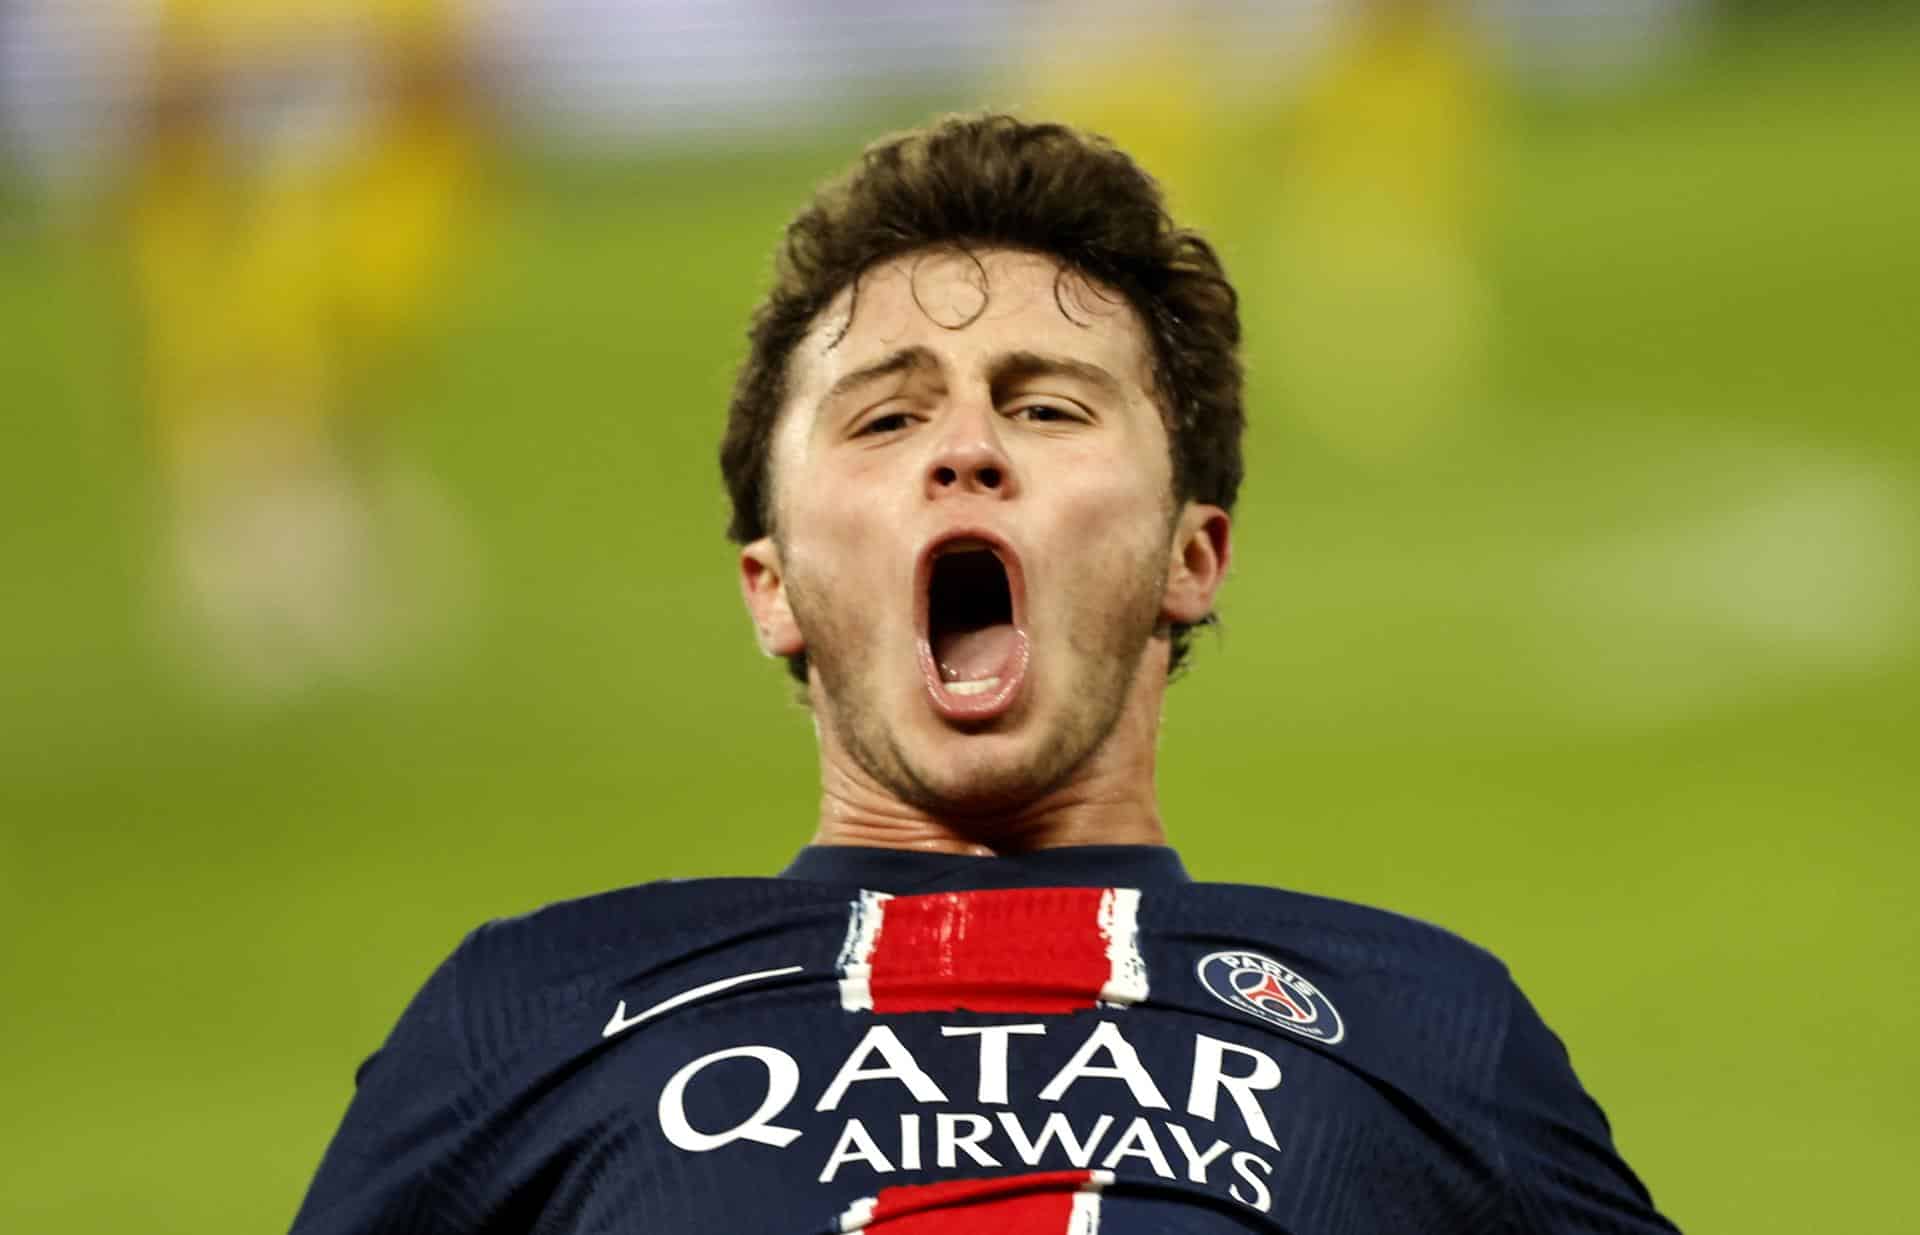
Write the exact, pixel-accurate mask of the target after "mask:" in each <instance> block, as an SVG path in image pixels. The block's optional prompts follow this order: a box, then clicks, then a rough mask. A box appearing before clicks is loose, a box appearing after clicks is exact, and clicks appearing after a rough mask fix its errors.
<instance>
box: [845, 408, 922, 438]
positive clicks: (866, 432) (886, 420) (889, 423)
mask: <svg viewBox="0 0 1920 1235" xmlns="http://www.w3.org/2000/svg"><path fill="white" fill-rule="evenodd" d="M912 423H913V417H912V416H911V415H909V414H907V413H906V412H887V413H885V414H883V415H880V416H875V417H874V418H873V419H872V420H869V421H867V422H866V423H865V424H863V425H861V426H860V427H859V428H858V429H855V430H854V431H853V433H854V436H855V437H869V436H871V437H880V436H884V435H885V434H888V433H898V432H899V431H900V430H902V429H904V428H906V427H907V426H908V425H910V424H912Z"/></svg>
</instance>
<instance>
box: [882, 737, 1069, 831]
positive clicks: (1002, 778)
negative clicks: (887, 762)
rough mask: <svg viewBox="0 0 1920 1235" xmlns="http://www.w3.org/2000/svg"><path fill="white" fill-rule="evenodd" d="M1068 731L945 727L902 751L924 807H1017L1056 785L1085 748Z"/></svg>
mask: <svg viewBox="0 0 1920 1235" xmlns="http://www.w3.org/2000/svg"><path fill="white" fill-rule="evenodd" d="M1071 736H1072V735H1069V734H1060V735H1058V736H1057V738H1056V739H1055V740H1051V741H1048V740H1042V739H1041V738H1040V736H1039V735H1038V733H1036V732H1034V731H1026V732H1020V733H962V732H955V731H953V730H948V731H947V732H946V733H944V734H942V735H940V736H939V737H936V738H935V739H934V740H933V741H930V742H928V743H926V744H925V745H923V746H921V747H920V748H919V749H917V750H907V751H902V752H900V754H901V756H902V760H901V762H902V763H903V764H904V765H905V770H906V772H907V776H908V778H909V779H910V780H911V781H912V782H913V785H912V787H913V789H914V790H915V793H914V796H915V797H916V798H918V799H920V800H919V802H918V803H917V804H918V805H920V806H921V807H923V808H924V809H927V810H930V811H933V812H934V813H937V814H943V815H955V816H962V817H978V816H983V815H1004V814H1009V813H1013V812H1017V811H1019V810H1021V809H1022V808H1024V807H1026V806H1028V805H1030V804H1031V803H1033V802H1035V801H1036V800H1038V799H1039V798H1042V797H1044V796H1045V795H1046V794H1047V793H1049V792H1050V791H1052V790H1053V789H1055V788H1056V787H1058V786H1059V784H1060V782H1061V781H1063V780H1065V779H1066V778H1067V776H1068V775H1069V774H1070V773H1071V772H1072V771H1073V769H1074V768H1075V767H1077V766H1078V765H1079V764H1080V762H1081V760H1082V759H1083V758H1084V756H1085V752H1084V751H1081V750H1079V749H1077V747H1078V745H1079V744H1078V743H1075V742H1073V741H1071V740H1070V738H1071Z"/></svg>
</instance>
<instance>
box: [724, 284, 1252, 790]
mask: <svg viewBox="0 0 1920 1235" xmlns="http://www.w3.org/2000/svg"><path fill="white" fill-rule="evenodd" d="M856 292H857V294H855V293H856ZM1069 314H1071V316H1069ZM1149 356H1150V351H1149V346H1148V342H1147V338H1146V335H1145V332H1144V331H1143V329H1142V327H1141V325H1140V322H1139V320H1138V318H1137V316H1136V315H1135V313H1134V312H1133V310H1132V309H1131V307H1130V306H1128V305H1127V304H1126V302H1125V301H1124V300H1123V299H1121V298H1120V297H1118V296H1117V295H1115V294H1113V293H1111V292H1110V291H1107V290H1105V289H1102V288H1099V287H1097V286H1094V285H1090V284H1089V283H1087V282H1086V281H1085V280H1083V279H1081V278H1080V277H1078V276H1077V275H1073V274H1068V275H1066V276H1065V277H1064V278H1063V277H1062V274H1061V268H1060V265H1059V264H1058V263H1057V262H1055V261H1054V260H1053V259H1051V258H1047V257H1043V256H1038V255H1035V254H1030V253H1023V252H1012V251H1005V250H991V251H987V252H985V253H982V254H980V255H979V260H978V261H975V260H974V258H972V257H968V256H966V255H963V254H958V253H953V252H949V251H944V250H940V251H928V252H922V253H917V254H910V255H908V256H906V257H903V258H899V259H897V260H895V261H892V262H888V263H885V264H883V265H881V266H878V267H876V268H874V269H873V270H871V271H869V272H868V273H867V274H866V275H865V276H863V277H862V278H861V280H860V281H859V283H858V286H857V289H854V290H852V291H849V292H847V293H843V294H842V295H841V297H840V298H839V299H838V300H837V301H836V302H835V303H834V304H833V305H831V306H830V307H829V308H828V309H827V310H826V311H825V312H823V313H822V314H821V316H820V319H819V320H818V321H817V322H815V323H814V326H813V328H812V330H811V331H810V332H809V333H808V335H807V337H806V338H805V339H804V340H803V341H802V343H801V344H800V346H799V348H798V349H797V351H796V353H795V356H794V358H793V361H792V367H791V371H790V374H789V383H788V385H789V391H790V393H789V398H788V401H787V404H786V406H785V408H784V409H783V411H782V418H781V421H780V423H779V425H778V427H777V429H776V432H775V435H774V444H773V460H772V462H773V466H772V476H773V484H772V488H773V493H774V519H773V523H774V528H775V534H774V536H773V537H772V538H771V539H770V540H763V541H759V542H755V543H754V544H752V545H749V546H747V547H746V548H745V549H744V550H743V553H742V570H743V581H744V583H745V586H746V591H747V596H748V602H749V605H750V607H751V608H752V609H753V610H754V614H755V619H756V622H757V623H758V624H759V627H760V631H761V640H762V644H763V646H765V647H766V648H767V649H768V650H769V651H772V652H776V653H780V654H791V653H793V652H797V651H802V650H804V651H805V652H806V653H807V656H808V660H809V663H810V666H811V670H812V681H811V683H810V689H811V691H812V696H813V701H814V706H815V709H816V714H817V718H818V723H819V725H820V726H821V731H822V739H823V744H828V745H831V746H835V747H837V748H838V749H839V750H842V751H844V752H845V753H846V754H847V755H848V756H850V758H851V760H852V761H853V763H854V764H855V765H857V767H858V769H859V771H860V772H863V773H864V774H865V775H866V776H867V777H870V778H871V779H872V780H873V781H874V782H877V784H878V786H879V787H880V788H882V789H884V790H885V791H886V792H888V793H890V794H891V795H892V796H893V797H895V798H898V799H899V800H901V801H904V802H907V803H909V804H911V805H913V806H915V807H918V808H920V809H923V810H928V811H932V812H936V813H944V814H960V815H967V814H984V813H991V812H1004V811H1008V810H1010V809H1017V808H1018V807H1020V806H1022V805H1024V804H1026V803H1028V802H1030V801H1032V800H1033V799H1035V798H1037V797H1039V796H1040V795H1042V794H1044V793H1046V792H1047V791H1048V790H1050V789H1053V788H1055V787H1056V786H1058V785H1060V784H1061V783H1062V782H1063V781H1065V780H1067V779H1068V778H1069V777H1070V776H1071V775H1072V773H1073V772H1074V771H1075V769H1077V768H1079V767H1081V766H1082V765H1083V764H1084V763H1085V762H1086V761H1087V759H1088V757H1089V755H1091V754H1093V753H1094V752H1095V751H1096V750H1098V749H1099V748H1100V747H1101V745H1102V743H1103V742H1104V741H1105V740H1106V739H1107V737H1108V735H1109V734H1110V733H1112V732H1113V731H1114V728H1115V725H1116V723H1117V722H1118V721H1119V720H1120V719H1121V717H1122V715H1123V713H1124V712H1125V711H1126V709H1127V708H1128V706H1129V701H1130V699H1134V698H1136V697H1138V695H1139V692H1138V691H1137V690H1136V686H1137V684H1138V682H1139V681H1140V677H1141V675H1142V674H1143V673H1144V674H1154V675H1159V676H1158V677H1156V678H1155V679H1153V680H1154V683H1155V685H1156V689H1155V690H1153V691H1151V692H1149V694H1150V697H1151V700H1152V701H1153V703H1154V705H1155V706H1157V700H1158V690H1157V684H1158V681H1159V680H1160V678H1163V677H1164V674H1165V671H1166V642H1165V640H1164V639H1162V640H1159V641H1155V640H1154V639H1153V638H1152V636H1153V635H1154V632H1155V629H1156V627H1158V626H1159V625H1161V623H1162V622H1163V621H1165V620H1176V621H1194V620H1197V619H1198V618H1199V617H1201V616H1204V614H1205V613H1206V612H1207V607H1208V606H1210V603H1211V597H1212V590H1213V585H1214V584H1215V583H1217V576H1218V568H1219V567H1223V566H1224V559H1225V536H1226V531H1225V527H1226V519H1225V515H1224V514H1222V513H1221V512H1219V511H1217V510H1216V509H1214V508H1211V507H1195V506H1191V505H1190V506H1188V507H1186V508H1185V509H1183V510H1180V511H1176V510H1175V509H1174V508H1173V502H1172V476H1171V464H1170V462H1169V452H1168V441H1167V434H1166V430H1165V427H1164V425H1163V423H1162V420H1161V415H1160V411H1159V408H1158V406H1157V405H1156V404H1155V402H1154V399H1153V396H1152V394H1151V387H1152V377H1151V369H1150V364H1149ZM1196 552H1199V553H1200V554H1201V555H1202V556H1203V557H1205V556H1206V555H1208V554H1211V555H1212V556H1211V557H1210V558H1208V560H1207V561H1204V562H1202V563H1201V565H1202V566H1203V567H1206V568H1208V570H1206V571H1203V573H1204V574H1206V575H1207V577H1206V578H1204V579H1202V580H1201V586H1200V588H1199V589H1198V591H1196V587H1195V583H1194V579H1193V573H1194V572H1193V570H1192V566H1193V564H1194V554H1195V553H1196ZM1200 591H1203V592H1204V596H1202V595H1199V592H1200Z"/></svg>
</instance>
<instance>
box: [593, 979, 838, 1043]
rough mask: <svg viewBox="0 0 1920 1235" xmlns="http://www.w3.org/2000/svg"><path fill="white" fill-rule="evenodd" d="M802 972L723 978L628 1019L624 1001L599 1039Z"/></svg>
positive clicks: (614, 1011) (685, 992)
mask: <svg viewBox="0 0 1920 1235" xmlns="http://www.w3.org/2000/svg"><path fill="white" fill-rule="evenodd" d="M801 968H802V966H799V965H788V966H787V967H786V968H785V969H762V970H761V971H760V972H758V973H741V974H735V975H734V976H733V977H731V978H721V979H720V980H719V981H717V982H708V983H706V984H705V985H702V986H696V987H694V988H693V989H692V990H690V991H681V992H680V993H679V994H678V995H675V996H674V997H673V998H671V999H663V1000H661V1001H660V1002H659V1003H656V1004H654V1005H653V1006H652V1007H651V1008H648V1009H647V1010H646V1011H645V1012H642V1013H640V1014H639V1015H638V1016H628V1015H627V1001H626V1000H624V999H622V1000H621V1001H620V1006H619V1007H617V1008H615V1009H614V1010H613V1019H612V1020H610V1021H608V1022H607V1027H606V1028H605V1029H602V1030H601V1031H600V1036H601V1037H603V1038H611V1037H612V1036H613V1035H614V1034H617V1033H624V1032H625V1031H626V1030H629V1029H632V1028H633V1027H634V1026H635V1025H640V1024H644V1023H646V1022H647V1021H650V1020H652V1019H653V1018H654V1017H656V1016H659V1015H660V1014H661V1013H663V1012H671V1011H673V1010H674V1009H675V1008H684V1007H685V1006H687V1005H688V1004H690V1003H693V1002H694V1001H695V1000H699V999H705V998H706V997H707V996H708V995H717V994H719V993H720V992H721V991H725V990H731V989H733V988H734V987H736V986H744V985H746V984H747V983H749V982H763V981H765V980H766V979H768V978H784V977H786V976H787V975H788V974H790V973H799V972H800V970H801Z"/></svg>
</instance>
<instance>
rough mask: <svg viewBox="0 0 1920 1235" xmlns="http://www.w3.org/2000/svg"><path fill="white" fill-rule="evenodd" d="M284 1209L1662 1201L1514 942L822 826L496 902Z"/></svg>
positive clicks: (697, 1217)
mask: <svg viewBox="0 0 1920 1235" xmlns="http://www.w3.org/2000/svg"><path fill="white" fill-rule="evenodd" d="M357 1080H358V1090H357V1092H356V1094H355V1096H354V1099H353V1102H352V1105H351V1106H350V1108H349V1109H348V1111H347V1116H346V1120H345V1122H344V1123H343V1125H342V1126H341V1128H340V1130H339V1132H338V1134H337V1135H336V1136H335V1138H334V1140H333V1143H332V1145H331V1146H330V1147H329V1149H328V1150H327V1154H326V1157H325V1160H324V1161H323V1162H322V1163H321V1166H320V1170H319V1173H318V1175H317V1176H316V1178H315V1179H314V1181H313V1185H312V1187H311V1189H310V1190H309V1192H308V1194H307V1197H306V1201H305V1204H304V1205H303V1206H302V1208H301V1210H300V1213H299V1216H298V1217H297V1218H296V1219H295V1222H294V1230H295V1231H296V1232H298V1235H347V1233H348V1232H388V1231H394V1232H399V1231H405V1232H422V1233H427V1235H431V1233H433V1232H462V1233H467V1232H516V1233H518V1232H539V1233H549V1232H551V1233H555V1235H558V1233H560V1232H569V1233H572V1232H623V1233H626V1232H631V1233H633V1235H663V1233H673V1235H678V1233H680V1232H726V1233H727V1235H827V1233H829V1232H846V1231H855V1230H866V1229H871V1230H874V1231H876V1232H878V1233H879V1235H950V1233H954V1232H962V1231H967V1232H978V1231H990V1232H994V1235H1069V1233H1071V1235H1095V1233H1098V1235H1149V1233H1151V1235H1163V1233H1167V1232H1192V1233H1194V1235H1201V1233H1208V1235H1211V1233H1214V1232H1223V1233H1224V1232H1232V1231H1258V1232H1287V1233H1288V1235H1390V1233H1397V1232H1407V1233H1409V1235H1412V1233H1416V1232H1417V1233H1418V1235H1450V1233H1452V1232H1461V1233H1463V1235H1464V1233H1466V1232H1472V1233H1473V1235H1494V1233H1500V1232H1512V1233H1516V1235H1517V1233H1528V1235H1531V1233H1536V1232H1582V1233H1590V1235H1602V1233H1608V1235H1642V1233H1646V1232H1671V1231H1673V1229H1674V1228H1673V1227H1672V1226H1671V1225H1670V1224H1669V1223H1668V1222H1666V1221H1665V1220H1664V1219H1663V1218H1661V1217H1660V1216H1659V1215H1658V1214H1657V1213H1656V1212H1655V1210H1654V1208H1653V1205H1652V1203H1651V1201H1650V1200H1649V1198H1648V1196H1647V1192H1646V1189H1645V1188H1643V1187H1642V1186H1641V1184H1640V1182H1639V1181H1638V1180H1637V1179H1635V1178H1634V1176H1633V1173H1632V1172H1631V1171H1629V1170H1628V1169H1627V1167H1626V1165H1625V1164H1624V1163H1623V1162H1622V1161H1621V1160H1620V1158H1619V1156H1618V1154H1616V1152H1615V1151H1614V1148H1613V1144H1612V1140H1611V1137H1610V1135H1609V1132H1608V1128H1607V1123H1606V1119H1605V1118H1604V1116H1603V1115H1602V1114H1601V1112H1600V1108H1599V1107H1598V1106H1596V1105H1595V1104H1594V1102H1593V1100H1592V1099H1591V1098H1589V1097H1588V1096H1587V1094H1586V1092H1585V1091H1584V1090H1583V1089H1582V1088H1581V1086H1580V1083H1579V1081H1578V1080H1577V1079H1576V1078H1575V1076H1574V1074H1573V1070H1572V1068H1571V1067H1570V1066H1569V1064H1568V1061H1567V1055H1566V1052H1565V1050H1564V1049H1563V1048H1562V1047H1561V1045H1560V1042H1559V1040H1558V1039H1557V1038H1555V1037H1554V1035H1553V1034H1552V1033H1551V1032H1550V1031H1549V1030H1548V1029H1547V1028H1546V1026H1545V1025H1544V1024H1542V1023H1541V1021H1540V1019H1539V1017H1538V1016H1537V1015H1536V1014H1535V1013H1534V1011H1533V1009H1532V1008H1531V1007H1530V1006H1529V1005H1528V1003H1527V1001H1526V1000H1525V998H1524V997H1523V996H1522V995H1521V994H1520V992H1519V990H1518V989H1517V988H1516V987H1515V986H1514V984H1513V982H1512V980H1511V979H1510V978H1509V977H1508V975H1507V972H1506V970H1505V968H1504V967H1503V966H1502V965H1501V964H1500V963H1499V962H1498V961H1497V960H1496V959H1494V958H1493V957H1492V956H1490V955H1488V954H1487V953H1485V952H1483V951H1481V950H1479V949H1477V948H1475V947H1473V946H1472V945H1470V944H1467V943H1465V942H1463V941H1461V940H1460V939H1458V938H1456V937H1455V936H1452V935H1449V934H1447V933H1446V932H1444V931H1441V930H1438V929H1435V928H1433V927H1430V926H1426V925H1423V924H1421V923H1418V922H1414V921H1410V920H1408V919H1405V918H1401V917H1397V916H1394V915H1392V914H1387V913H1383V912H1380V911H1378V910H1373V909H1366V908H1362V907H1359V906H1355V905H1350V904H1345V903H1342V902H1338V901H1332V900H1326V899H1322V898H1318V897H1311V896H1304V895H1300V894H1297V893H1292V892H1283V891H1275V890H1272V889H1266V888H1254V887H1240V886H1232V885H1222V884H1199V883H1193V882H1190V881H1189V880H1188V878H1187V876H1186V873H1185V872H1184V870H1183V869H1182V868H1181V865H1180V861H1179V858H1178V857H1177V856H1176V855H1175V854H1174V853H1173V851H1172V850H1169V849H1164V848H1157V847H1145V846H1141V847H1135V846H1094V847H1085V848H1075V849H1056V850H1048V851H1044V852H1041V853H1036V854H1031V855H1025V856H1019V857H1004V858H966V857H956V856H950V855H934V854H915V853H904V852H899V851H893V850H878V849H853V848H831V849H829V848H812V849H808V850H806V851H804V852H803V853H802V854H801V855H800V857H799V859H798V860H797V861H796V862H795V863H794V865H793V866H792V867H791V868H789V869H788V870H787V871H786V872H785V874H784V875H783V876H782V877H780V878H777V879H700V880H688V881H670V882H664V883H657V884H650V885H646V886H643V887H638V888H631V889H628V890H625V891H620V892H612V893H608V894H605V895H601V896H594V897H589V898H586V899H584V900H578V901H571V902H567V903H564V904H560V905H554V906H551V907H549V908H546V909H543V910H540V911H539V912H537V913H533V914H530V915H527V916H525V917H521V918H515V919H511V920H507V921H501V922H494V923H490V924H488V925H486V926H483V927H481V928H480V929H479V930H477V931H475V932H474V933H473V934H472V935H471V936H469V937H468V938H467V939H466V941H465V942H463V943H462V944H461V946H460V948H459V949H458V950H457V951H456V952H455V953H454V955H453V956H452V957H451V958H450V959H449V960H448V961H447V962H446V963H445V964H443V965H442V966H441V967H440V969H439V970H438V971H437V972H436V973H435V974H434V975H433V976H432V978H431V979H429V980H428V982H427V984H426V986H425V987H424V988H423V989H422V990H421V991H420V993H419V994H418V995H417V996H416V997H415V999H414V1001H413V1003H412V1004H411V1005H410V1006H409V1007H408V1009H407V1011H406V1013H405V1014H404V1015H403V1016H402V1017H401V1019H400V1022H399V1024H398V1025H397V1026H396V1027H395V1028H394V1030H393V1033H392V1035H391V1036H390V1037H389V1038H388V1040H387V1042H386V1044H385V1045H384V1046H382V1047H381V1048H380V1050H378V1051H377V1052H375V1053H374V1054H373V1056H372V1057H371V1058H369V1059H368V1060H367V1061H366V1063H365V1064H364V1065H363V1066H362V1067H361V1069H360V1071H359V1073H358V1077H357Z"/></svg>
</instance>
